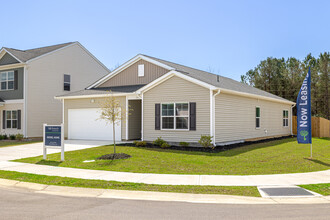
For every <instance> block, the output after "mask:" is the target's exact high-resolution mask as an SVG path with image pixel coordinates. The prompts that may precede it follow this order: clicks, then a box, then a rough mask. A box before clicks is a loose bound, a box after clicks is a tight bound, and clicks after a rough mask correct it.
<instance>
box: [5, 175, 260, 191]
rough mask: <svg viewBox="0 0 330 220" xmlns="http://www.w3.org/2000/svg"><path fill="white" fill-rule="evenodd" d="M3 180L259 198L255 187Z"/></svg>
mask: <svg viewBox="0 0 330 220" xmlns="http://www.w3.org/2000/svg"><path fill="white" fill-rule="evenodd" d="M0 177H1V178H3V179H11V180H18V181H23V182H32V183H40V184H46V185H57V186H72V187H86V188H101V189H117V190H135V191H158V192H178V193H198V194H224V195H239V196H255V197H260V194H259V192H258V189H257V187H254V186H182V185H174V186H172V185H155V184H143V183H126V182H116V181H104V180H85V179H77V178H68V177H58V176H45V175H35V174H28V173H19V172H14V171H2V170H0Z"/></svg>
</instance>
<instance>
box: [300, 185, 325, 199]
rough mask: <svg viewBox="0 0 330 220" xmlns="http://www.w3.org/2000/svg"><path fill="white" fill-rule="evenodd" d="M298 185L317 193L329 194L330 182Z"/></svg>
mask: <svg viewBox="0 0 330 220" xmlns="http://www.w3.org/2000/svg"><path fill="white" fill-rule="evenodd" d="M300 187H302V188H305V189H308V190H310V191H313V192H316V193H319V194H321V195H324V196H330V183H320V184H310V185H301V186H300Z"/></svg>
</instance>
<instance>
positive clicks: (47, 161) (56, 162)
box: [36, 160, 62, 166]
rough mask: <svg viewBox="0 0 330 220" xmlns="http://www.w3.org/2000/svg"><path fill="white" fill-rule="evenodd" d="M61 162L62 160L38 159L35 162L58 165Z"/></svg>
mask: <svg viewBox="0 0 330 220" xmlns="http://www.w3.org/2000/svg"><path fill="white" fill-rule="evenodd" d="M61 163H62V161H54V160H40V161H38V162H37V163H36V164H41V165H49V166H59V165H60V164H61Z"/></svg>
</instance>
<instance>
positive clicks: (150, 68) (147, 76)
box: [98, 60, 169, 87]
mask: <svg viewBox="0 0 330 220" xmlns="http://www.w3.org/2000/svg"><path fill="white" fill-rule="evenodd" d="M140 64H144V76H142V77H139V76H138V65H140ZM168 71H169V70H167V69H164V68H162V67H160V66H157V65H155V64H152V63H149V62H147V61H144V60H139V61H137V62H136V63H134V64H132V65H131V66H129V67H128V68H126V69H125V70H123V71H121V72H120V73H118V74H117V75H115V76H114V77H112V78H110V79H109V80H108V81H106V82H105V83H103V84H101V85H100V86H98V87H111V86H122V85H141V84H148V83H150V82H152V81H153V80H155V79H157V78H158V77H160V76H162V75H164V74H165V73H167V72H168Z"/></svg>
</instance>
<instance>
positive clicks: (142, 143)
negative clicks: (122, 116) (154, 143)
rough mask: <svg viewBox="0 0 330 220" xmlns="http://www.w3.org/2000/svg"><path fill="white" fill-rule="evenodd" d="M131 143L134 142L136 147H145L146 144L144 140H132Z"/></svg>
mask: <svg viewBox="0 0 330 220" xmlns="http://www.w3.org/2000/svg"><path fill="white" fill-rule="evenodd" d="M133 143H134V144H135V146H136V147H145V146H147V142H145V141H134V142H133Z"/></svg>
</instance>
